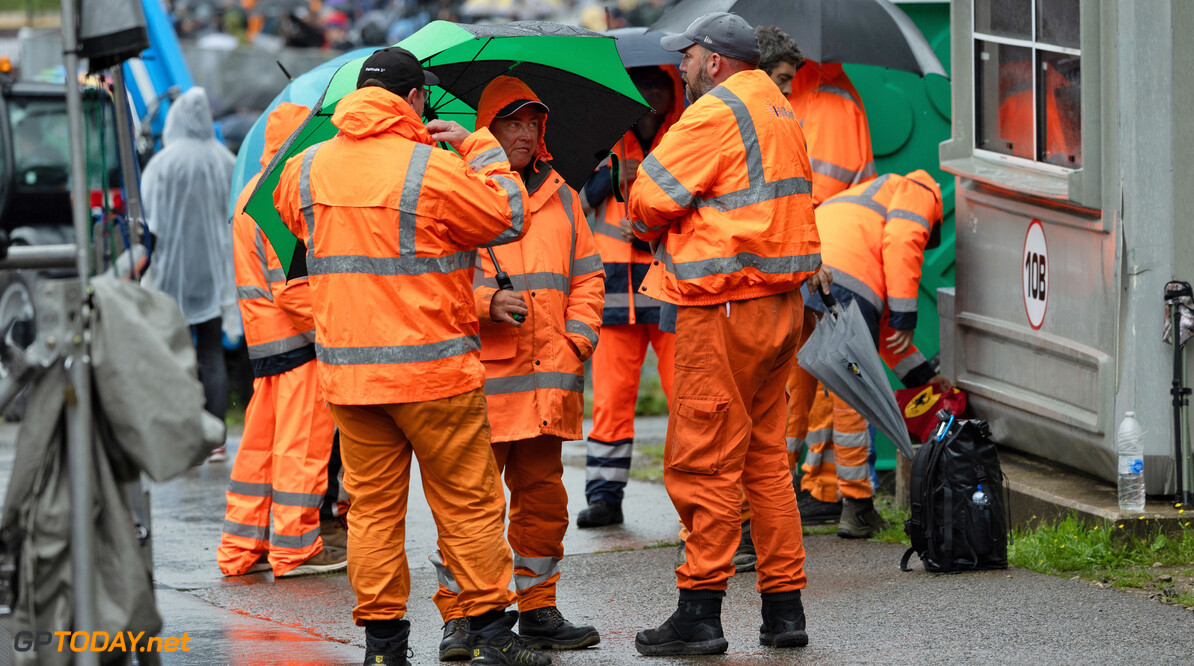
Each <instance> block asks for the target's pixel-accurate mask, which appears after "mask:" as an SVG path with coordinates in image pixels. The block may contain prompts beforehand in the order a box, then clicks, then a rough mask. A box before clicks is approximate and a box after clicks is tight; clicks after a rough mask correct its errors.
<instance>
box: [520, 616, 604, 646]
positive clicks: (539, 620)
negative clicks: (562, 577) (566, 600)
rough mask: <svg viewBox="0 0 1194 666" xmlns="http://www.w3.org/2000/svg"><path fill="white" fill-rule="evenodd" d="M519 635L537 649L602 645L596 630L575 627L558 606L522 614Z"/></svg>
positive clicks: (586, 627) (584, 626) (585, 626)
mask: <svg viewBox="0 0 1194 666" xmlns="http://www.w3.org/2000/svg"><path fill="white" fill-rule="evenodd" d="M518 635H520V636H522V640H524V641H526V643H527V645H529V646H531V647H532V648H534V649H536V650H579V649H580V648H587V647H589V646H590V645H596V644H598V643H600V642H601V634H599V633H597V630H596V629H595V628H593V627H590V626H589V625H587V624H586V625H581V626H579V627H578V626H576V625H575V624H572V623H571V622H569V621H568V620H566V619H564V616H563V615H562V614H561V613H560V610H559V609H558V608H556V607H555V606H544V607H543V608H536V609H534V610H529V611H526V612H525V613H519V614H518Z"/></svg>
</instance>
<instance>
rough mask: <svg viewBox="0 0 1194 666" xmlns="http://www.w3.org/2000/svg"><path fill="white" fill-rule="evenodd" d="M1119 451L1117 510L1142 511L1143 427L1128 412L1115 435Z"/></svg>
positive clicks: (1134, 415)
mask: <svg viewBox="0 0 1194 666" xmlns="http://www.w3.org/2000/svg"><path fill="white" fill-rule="evenodd" d="M1115 450H1116V452H1117V453H1119V510H1120V511H1144V429H1143V428H1141V427H1140V422H1139V421H1137V420H1136V412H1128V413H1127V414H1125V415H1124V420H1123V421H1120V424H1119V432H1117V433H1116V435H1115Z"/></svg>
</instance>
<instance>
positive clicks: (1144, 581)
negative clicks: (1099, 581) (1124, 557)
mask: <svg viewBox="0 0 1194 666" xmlns="http://www.w3.org/2000/svg"><path fill="white" fill-rule="evenodd" d="M1104 578H1110V577H1109V576H1104ZM1152 580H1153V577H1152V575H1151V574H1147V573H1145V572H1143V571H1123V572H1119V573H1118V575H1116V577H1115V578H1114V579H1113V580H1111V587H1120V588H1123V587H1127V588H1132V589H1136V590H1143V589H1144V588H1145V587H1148V584H1149V583H1151V582H1152Z"/></svg>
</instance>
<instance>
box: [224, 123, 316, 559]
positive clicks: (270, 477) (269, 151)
mask: <svg viewBox="0 0 1194 666" xmlns="http://www.w3.org/2000/svg"><path fill="white" fill-rule="evenodd" d="M307 113H308V109H307V107H305V106H299V105H297V104H289V103H284V104H282V105H280V106H279V107H278V108H277V109H275V110H274V111H273V112H271V113H270V116H269V118H268V119H267V122H266V130H265V141H266V145H265V151H264V152H263V153H262V155H261V163H262V165H263V166H264V165H265V164H268V163H269V161H270V159H272V158H273V155H274V153H275V152H277V150H278V149H279V148H280V147H281V146H282V144H283V143H284V142H285V141H286V139H287V138H288V137H289V136H290V133H291V132H293V131H294V129H295V128H297V127H298V126H299V125H301V124H302V122H303V120H305V119H306V117H307ZM257 179H258V176H254V177H253V179H252V180H250V181H249V183H248V184H247V185H246V186H245V188H244V190H242V191H241V194H240V197H239V199H238V200H237V207H236V209H237V210H238V211H241V210H243V208H244V204H245V203H246V202H247V201H248V198H249V195H250V194H251V193H252V192H253V189H254V188H255V187H256V186H257ZM232 245H233V256H234V258H235V265H236V285H237V286H236V296H237V304H238V305H239V306H240V311H241V318H242V319H243V320H244V329H245V342H246V343H247V344H248V348H249V360H250V362H251V364H252V367H253V375H254V379H253V397H252V399H251V400H250V401H249V406H248V409H247V410H246V411H245V431H244V434H243V435H242V436H241V443H240V449H239V450H238V451H237V454H236V459H235V461H234V462H233V464H232V472H231V478H230V480H229V483H228V493H227V499H228V507H227V510H226V511H225V514H224V528H223V534H222V535H221V537H220V547H219V550H218V551H217V553H216V558H217V561H218V562H219V565H220V570H221V571H223V572H224V573H225V574H228V575H234V576H235V575H240V574H243V573H245V572H246V571H248V570H249V567H251V566H252V565H253V564H254V563H255V562H256V561H257V559H258V558H259V557H260V556H261V555H263V554H265V553H267V552H268V553H269V561H270V565H271V566H272V567H273V571H274V575H275V576H279V575H281V574H284V573H286V572H287V571H289V570H291V569H293V568H294V567H296V566H298V565H299V564H301V563H302V562H303V561H304V560H306V559H307V558H309V557H311V556H312V555H314V554H315V553H318V552H319V551H320V550H321V549H322V548H323V545H322V539H321V538H320V536H319V531H320V523H319V506H320V504H321V503H322V501H323V499H324V497H323V496H324V492H325V491H326V489H327V467H328V457H329V455H330V454H331V451H332V435H333V430H334V426H333V424H332V417H331V414H330V413H329V412H328V408H327V404H326V402H325V401H324V398H323V394H322V392H321V391H320V390H319V384H318V381H317V379H316V373H315V344H314V342H315V324H314V322H313V321H312V319H311V295H310V291H309V289H308V284H307V280H306V279H305V278H303V279H299V280H291V281H290V282H287V281H286V276H285V274H284V273H283V272H282V264H281V262H280V261H278V256H277V254H275V253H274V251H273V248H272V247H270V246H269V244H268V243H267V242H266V241H265V237H264V235H263V234H262V233H261V230H259V229H258V228H257V225H256V224H255V223H254V222H253V220H252V218H250V217H249V216H248V215H245V214H244V213H243V212H240V213H237V215H236V216H235V217H234V219H233V222H232ZM271 514H272V525H271Z"/></svg>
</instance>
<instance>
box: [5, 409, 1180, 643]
mask: <svg viewBox="0 0 1194 666" xmlns="http://www.w3.org/2000/svg"><path fill="white" fill-rule="evenodd" d="M643 425H644V428H643V430H644V432H641V433H640V436H642V435H646V437H644V438H646V439H653V438H654V437H655V436H657V435H659V434H661V423H660V422H659V421H658V420H654V421H651V422H649V423H644V424H643ZM13 441H14V431H13V430H12V429H11V428H10V427H0V473H3V476H4V481H5V482H6V481H7V468H8V461H9V460H10V459H11V452H12V446H13ZM570 446H572V447H573V448H571V449H570V454H569V455H568V456H566V457H567V458H568V459H569V460H570V461H579V460H583V458H581V457H580V455H579V454H580V452H582V451H583V447H581V446H580V445H570ZM230 468H231V464H219V465H205V466H203V467H200V468H196V469H193V470H191V471H190V472H188V473H187V474H185V475H183V476H182V477H180V478H177V479H174V480H172V481H170V482H168V483H164V484H157V485H155V486H154V487H153V507H154V517H153V519H154V525H153V528H154V536H155V544H154V545H155V562H156V567H155V575H156V580H157V584H158V603H159V606H160V610H161V613H162V615H163V617H164V618H165V622H166V625H165V629H164V631H163V635H165V636H171V635H174V636H177V635H181V634H182V633H183V632H187V633H189V634H190V636H191V639H190V643H189V647H190V650H189V651H188V652H186V653H182V652H175V653H172V654H171V653H167V654H163V663H166V664H221V663H227V664H283V663H284V664H359V663H361V660H362V658H363V656H364V649H363V646H364V635H363V630H361V629H360V628H358V627H355V626H353V624H352V620H351V615H350V613H351V609H352V606H353V603H354V600H353V595H352V592H351V590H350V589H349V586H348V579H347V577H346V576H344V575H342V574H341V575H333V576H326V577H307V578H297V579H285V580H280V581H274V580H273V577H272V576H271V575H270V574H268V573H265V574H255V575H251V576H243V577H239V578H225V577H223V576H221V575H220V572H219V569H218V568H217V567H216V564H215V551H216V547H217V544H218V541H219V532H220V524H221V521H222V518H223V512H224V494H223V493H224V488H225V486H226V484H227V476H228V470H229V469H230ZM565 484H566V486H567V488H568V491H569V494H570V496H571V497H570V503H569V504H570V507H569V508H570V510H571V512H572V514H573V515H574V516H575V513H576V512H577V511H579V510H580V509H581V508H583V506H584V497H583V488H584V472H583V470H582V469H580V468H579V467H568V468H566V472H565ZM411 492H412V495H413V497H412V500H411V502H410V506H411V512H410V516H409V517H408V523H407V524H408V533H407V550H408V553H409V554H410V557H411V564H412V569H411V600H410V609H409V613H408V615H407V619H409V620H410V621H411V622H412V625H413V627H412V632H411V647H412V649H413V650H414V657H413V659H412V663H414V664H432V663H438V662H436V645H437V643H438V641H439V638H440V627H441V621H440V619H439V615H438V612H437V611H436V608H435V606H434V605H433V604H432V603H431V599H430V598H431V594H432V592H434V590H435V586H436V582H435V574H434V572H433V570H432V568H431V565H430V564H429V563H428V562H427V560H426V556H427V554H428V553H430V552H431V551H432V550H433V549H434V547H435V527H434V523H433V522H432V520H431V515H430V511H429V510H428V509H427V507H426V503H425V502H424V501H423V500H422V491H421V486H420V484H417V483H416V484H413V485H412V488H411ZM626 510H627V523H626V524H625V525H623V526H621V527H611V528H603V529H599V530H578V529H575V528H572V529H570V530H569V533H568V535H567V537H566V541H565V548H566V550H567V553H568V555H567V557H566V558H565V560H564V562H563V563H562V565H561V570H562V572H563V575H562V577H561V580H560V586H559V599H560V608H561V610H562V611H563V612H564V613H565V615H566V616H568V617H569V618H570V619H572V620H574V621H577V622H584V623H589V624H593V625H596V626H597V627H598V629H600V630H601V632H602V643H601V644H600V645H599V646H598V647H596V648H593V649H589V650H584V651H579V652H560V653H554V654H553V659H554V660H555V663H556V664H561V665H563V666H568V665H573V664H576V665H579V664H586V665H587V664H640V665H642V664H650V663H661V664H662V663H692V664H719V665H726V666H729V665H737V664H805V663H814V662H815V663H834V664H865V663H883V664H888V663H899V664H905V663H909V664H911V663H916V664H953V663H980V662H992V663H1016V664H1019V663H1026V664H1071V663H1109V664H1110V663H1116V664H1119V663H1125V662H1133V663H1135V664H1179V663H1194V613H1191V612H1189V611H1186V610H1184V609H1182V608H1180V607H1174V606H1165V605H1161V604H1158V603H1155V602H1151V601H1148V600H1145V599H1142V598H1139V597H1136V596H1132V595H1128V594H1124V593H1120V592H1117V591H1115V590H1112V589H1098V588H1095V587H1091V586H1089V585H1087V584H1085V583H1081V582H1077V581H1071V580H1068V579H1062V578H1055V577H1051V576H1044V575H1040V574H1035V573H1032V572H1028V571H1023V570H1009V571H996V572H981V573H970V574H962V575H954V576H934V575H931V574H927V573H925V572H924V571H915V572H912V573H901V572H900V571H899V567H898V562H899V557H900V555H901V554H902V548H901V547H900V546H895V545H891V544H883V543H877V542H856V541H845V540H842V539H838V538H837V537H836V536H833V535H816V536H808V537H806V538H805V545H806V548H807V551H808V562H807V567H806V571H807V574H808V579H809V584H808V588H807V589H806V591H805V594H804V603H805V609H806V612H807V616H808V632H809V636H810V646H809V647H808V648H804V649H800V650H772V649H770V648H763V647H760V646H759V645H758V633H757V631H758V624H759V602H758V596H757V593H756V592H755V590H754V582H755V576H754V574H753V573H751V574H745V575H740V576H738V577H736V578H734V579H732V580H731V582H730V588H729V592H728V595H727V597H726V601H725V604H724V610H723V625H724V626H725V629H726V634H727V638H729V640H730V651H729V653H728V654H727V655H725V656H723V657H707V658H700V659H689V660H679V659H649V658H645V657H640V656H639V655H638V654H637V653H636V652H635V650H634V644H633V642H634V634H635V632H636V631H638V630H639V629H642V628H644V627H646V626H654V625H656V624H658V623H659V622H661V621H662V620H663V619H665V618H666V617H667V616H668V615H669V614H670V613H671V611H672V610H673V609H674V608H675V601H676V592H675V588H674V586H675V577H674V574H673V572H672V569H673V567H674V559H675V555H676V552H675V551H676V549H675V547H674V546H671V544H674V543H675V542H676V528H677V523H676V518H675V513H674V511H673V510H672V508H671V503H670V501H669V500H668V497H667V494H666V493H665V492H664V489H663V486H661V485H658V484H654V483H646V482H636V481H632V482H631V484H630V486H629V488H628V491H627V501H626ZM3 656H8V655H3ZM0 661H4V660H3V659H0Z"/></svg>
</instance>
